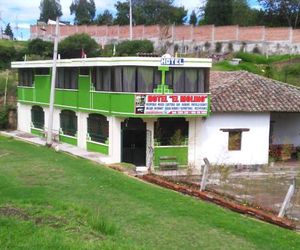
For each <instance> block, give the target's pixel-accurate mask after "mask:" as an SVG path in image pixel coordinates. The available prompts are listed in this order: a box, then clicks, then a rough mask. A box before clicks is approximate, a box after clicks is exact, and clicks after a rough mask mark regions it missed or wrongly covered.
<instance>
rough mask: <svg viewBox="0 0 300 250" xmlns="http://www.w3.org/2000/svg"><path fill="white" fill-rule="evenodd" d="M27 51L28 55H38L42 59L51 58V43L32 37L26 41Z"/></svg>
mask: <svg viewBox="0 0 300 250" xmlns="http://www.w3.org/2000/svg"><path fill="white" fill-rule="evenodd" d="M27 53H28V54H29V55H39V56H41V57H42V58H43V59H47V58H51V57H52V56H53V43H52V42H48V41H43V40H41V39H39V38H37V39H33V40H31V41H30V42H29V43H28V48H27Z"/></svg>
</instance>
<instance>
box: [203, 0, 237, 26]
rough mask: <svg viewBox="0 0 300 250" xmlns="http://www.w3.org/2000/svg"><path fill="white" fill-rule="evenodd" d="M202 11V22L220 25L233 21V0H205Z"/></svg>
mask: <svg viewBox="0 0 300 250" xmlns="http://www.w3.org/2000/svg"><path fill="white" fill-rule="evenodd" d="M202 11H203V16H204V20H203V23H204V24H215V25H218V26H221V25H231V24H232V23H233V0H226V1H224V0H207V2H206V4H205V6H204V8H203V9H202Z"/></svg>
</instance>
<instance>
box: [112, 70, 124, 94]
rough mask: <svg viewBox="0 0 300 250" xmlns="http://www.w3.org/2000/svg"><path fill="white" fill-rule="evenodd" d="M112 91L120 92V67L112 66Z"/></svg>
mask: <svg viewBox="0 0 300 250" xmlns="http://www.w3.org/2000/svg"><path fill="white" fill-rule="evenodd" d="M113 91H116V92H122V67H115V68H114V84H113Z"/></svg>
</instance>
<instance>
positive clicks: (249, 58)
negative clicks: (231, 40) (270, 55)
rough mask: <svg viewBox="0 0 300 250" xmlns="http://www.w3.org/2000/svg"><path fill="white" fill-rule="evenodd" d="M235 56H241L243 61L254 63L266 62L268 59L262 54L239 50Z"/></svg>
mask: <svg viewBox="0 0 300 250" xmlns="http://www.w3.org/2000/svg"><path fill="white" fill-rule="evenodd" d="M235 56H236V57H238V58H241V59H242V60H243V62H250V63H255V64H267V63H268V59H267V58H266V57H265V56H264V55H258V54H250V53H243V52H239V53H237V54H236V55H235Z"/></svg>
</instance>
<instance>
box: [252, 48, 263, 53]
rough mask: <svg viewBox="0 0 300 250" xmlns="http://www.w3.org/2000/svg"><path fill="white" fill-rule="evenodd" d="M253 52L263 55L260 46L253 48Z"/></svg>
mask: <svg viewBox="0 0 300 250" xmlns="http://www.w3.org/2000/svg"><path fill="white" fill-rule="evenodd" d="M252 52H253V53H254V54H261V51H260V49H259V48H258V46H255V47H254V48H253V50H252Z"/></svg>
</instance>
